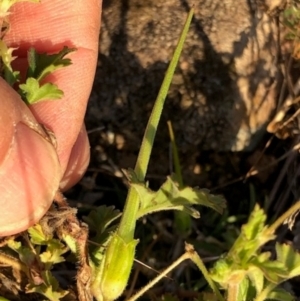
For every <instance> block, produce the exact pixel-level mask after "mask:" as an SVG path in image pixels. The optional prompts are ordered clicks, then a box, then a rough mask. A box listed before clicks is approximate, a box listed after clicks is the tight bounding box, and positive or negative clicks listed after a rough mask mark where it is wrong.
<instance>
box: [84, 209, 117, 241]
mask: <svg viewBox="0 0 300 301" xmlns="http://www.w3.org/2000/svg"><path fill="white" fill-rule="evenodd" d="M121 215H122V214H121V212H120V211H119V210H116V209H115V208H114V206H109V207H108V206H100V207H98V208H97V209H96V210H91V211H90V213H89V215H88V216H84V217H83V220H84V221H85V222H86V223H87V224H88V226H89V229H90V230H92V231H95V232H96V235H95V236H94V237H92V240H93V241H95V242H97V243H98V244H103V243H104V242H105V240H106V239H107V237H108V235H109V233H111V232H113V231H114V230H115V228H116V226H117V225H115V226H111V224H112V223H113V222H114V221H116V220H117V219H118V218H119V217H120V216H121Z"/></svg>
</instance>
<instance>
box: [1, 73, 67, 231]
mask: <svg viewBox="0 0 300 301" xmlns="http://www.w3.org/2000/svg"><path fill="white" fill-rule="evenodd" d="M0 91H1V94H0V98H1V111H0V130H1V136H0V208H1V210H0V236H5V235H11V234H15V233H18V232H21V231H23V230H26V229H27V228H28V227H30V226H31V225H33V224H34V223H35V222H37V221H38V220H39V219H40V218H41V217H42V216H43V215H44V214H45V212H46V211H47V210H48V208H49V207H50V205H51V203H52V200H53V197H54V194H55V192H56V191H57V189H58V186H59V182H60V180H61V176H62V175H61V169H60V164H59V160H58V157H57V153H56V150H55V148H54V146H53V145H52V144H51V142H50V141H49V139H47V135H46V134H45V132H44V131H43V129H42V128H41V127H40V125H39V124H38V123H37V122H36V120H35V119H34V117H33V115H32V114H31V113H30V111H29V109H28V108H27V106H26V105H25V104H24V103H23V102H22V100H21V99H20V97H19V95H18V94H17V93H16V92H15V91H14V90H13V89H12V88H11V87H9V86H8V85H7V83H6V82H5V81H4V80H3V79H1V78H0Z"/></svg>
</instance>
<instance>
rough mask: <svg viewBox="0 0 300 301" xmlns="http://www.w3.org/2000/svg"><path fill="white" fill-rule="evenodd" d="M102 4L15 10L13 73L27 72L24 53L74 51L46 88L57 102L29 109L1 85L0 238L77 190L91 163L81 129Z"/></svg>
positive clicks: (72, 2)
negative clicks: (61, 194) (53, 90)
mask: <svg viewBox="0 0 300 301" xmlns="http://www.w3.org/2000/svg"><path fill="white" fill-rule="evenodd" d="M100 13H101V0H100V1H99V0H89V1H81V0H65V1H60V0H43V1H41V3H37V4H36V3H30V2H21V3H17V4H15V5H14V6H13V8H12V10H11V15H10V17H9V22H10V30H9V32H8V33H7V34H6V35H5V39H4V40H5V42H6V44H7V45H8V46H9V47H18V50H17V51H15V52H14V55H15V56H17V57H18V58H17V59H16V60H15V61H14V63H13V65H14V67H15V69H17V70H21V71H22V70H24V69H25V67H26V66H25V62H26V55H27V50H28V49H29V48H30V47H32V46H33V47H34V48H35V49H36V50H37V52H39V53H42V52H47V53H52V52H53V53H54V52H58V51H60V50H61V49H62V48H63V46H68V47H70V48H74V47H75V48H76V49H77V51H75V52H72V53H71V54H69V55H68V57H69V58H70V59H71V60H72V65H71V66H68V67H66V68H62V69H60V70H58V71H56V72H55V73H54V74H53V75H50V76H48V77H47V81H49V82H52V83H54V84H56V85H57V86H58V87H59V88H60V89H61V90H62V91H63V92H64V96H63V98H62V99H59V100H55V101H44V102H40V103H36V104H34V105H32V106H30V108H28V107H27V106H26V105H25V104H24V103H23V102H22V101H21V99H20V97H19V96H18V94H17V93H16V92H15V91H14V90H13V89H12V88H11V87H10V86H9V85H8V84H7V83H6V82H5V81H4V80H3V79H2V78H0V99H1V111H0V129H1V136H0V207H1V211H0V236H4V235H10V234H14V233H18V232H21V231H23V230H26V229H27V228H28V227H30V226H31V225H33V224H34V223H35V222H37V221H38V220H39V219H40V218H41V217H42V216H43V215H44V214H45V212H46V211H47V210H48V208H49V207H50V205H51V203H52V201H53V197H54V195H55V193H56V191H57V189H58V188H59V187H60V188H61V189H67V188H68V187H70V186H72V185H73V184H75V183H76V182H77V181H78V180H79V179H80V177H81V176H82V174H83V172H84V171H85V169H86V167H87V164H88V161H89V144H88V139H87V135H86V131H85V128H84V125H83V118H84V113H85V110H86V104H87V100H88V97H89V93H90V91H91V87H92V82H93V78H94V73H95V67H96V62H97V54H98V35H99V28H100V16H101V14H100ZM39 124H43V125H45V126H46V127H47V128H48V129H50V130H51V131H52V132H53V133H54V135H55V137H56V142H57V148H56V149H55V148H54V146H53V145H52V144H51V143H50V142H49V141H48V140H47V139H46V138H45V137H46V136H45V133H44V132H43V129H42V128H41V126H40V125H39Z"/></svg>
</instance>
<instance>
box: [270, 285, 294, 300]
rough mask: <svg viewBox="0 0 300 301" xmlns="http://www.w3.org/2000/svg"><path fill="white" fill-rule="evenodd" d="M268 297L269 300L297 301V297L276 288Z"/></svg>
mask: <svg viewBox="0 0 300 301" xmlns="http://www.w3.org/2000/svg"><path fill="white" fill-rule="evenodd" d="M266 297H267V300H278V301H283V300H284V301H295V296H293V295H291V294H290V293H289V292H287V291H286V290H285V289H283V288H275V289H274V290H273V291H271V292H270V293H269V294H268V295H267V296H266Z"/></svg>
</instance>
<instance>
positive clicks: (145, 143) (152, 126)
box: [118, 9, 194, 242]
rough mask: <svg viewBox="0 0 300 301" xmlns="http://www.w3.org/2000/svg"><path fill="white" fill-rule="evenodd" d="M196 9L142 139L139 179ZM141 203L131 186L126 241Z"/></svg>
mask: <svg viewBox="0 0 300 301" xmlns="http://www.w3.org/2000/svg"><path fill="white" fill-rule="evenodd" d="M193 13H194V10H193V9H191V11H190V13H189V15H188V17H187V20H186V22H185V25H184V28H183V31H182V34H181V36H180V39H179V41H178V44H177V47H176V49H175V52H174V55H173V57H172V60H171V62H170V65H169V67H168V69H167V72H166V75H165V78H164V81H163V83H162V86H161V88H160V90H159V93H158V96H157V98H156V101H155V104H154V107H153V110H152V112H151V115H150V118H149V121H148V124H147V127H146V130H145V134H144V137H143V140H142V145H141V148H140V151H139V155H138V159H137V163H136V166H135V168H134V171H135V173H136V176H137V179H138V181H141V182H144V180H145V176H146V172H147V168H148V164H149V159H150V155H151V151H152V147H153V142H154V138H155V135H156V131H157V127H158V123H159V120H160V116H161V113H162V110H163V106H164V102H165V98H166V96H167V94H168V90H169V87H170V84H171V81H172V77H173V74H174V72H175V68H176V65H177V63H178V60H179V57H180V54H181V51H182V48H183V45H184V41H185V38H186V36H187V32H188V29H189V26H190V23H191V20H192V17H193ZM139 205H140V199H139V196H138V194H137V192H136V191H135V190H134V189H133V188H131V187H130V189H129V192H128V195H127V199H126V203H125V208H124V212H123V215H122V218H121V222H120V227H119V229H118V234H119V236H120V237H122V238H123V239H124V241H125V242H129V241H131V240H132V239H133V237H134V230H135V225H136V217H137V212H138V209H139Z"/></svg>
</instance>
